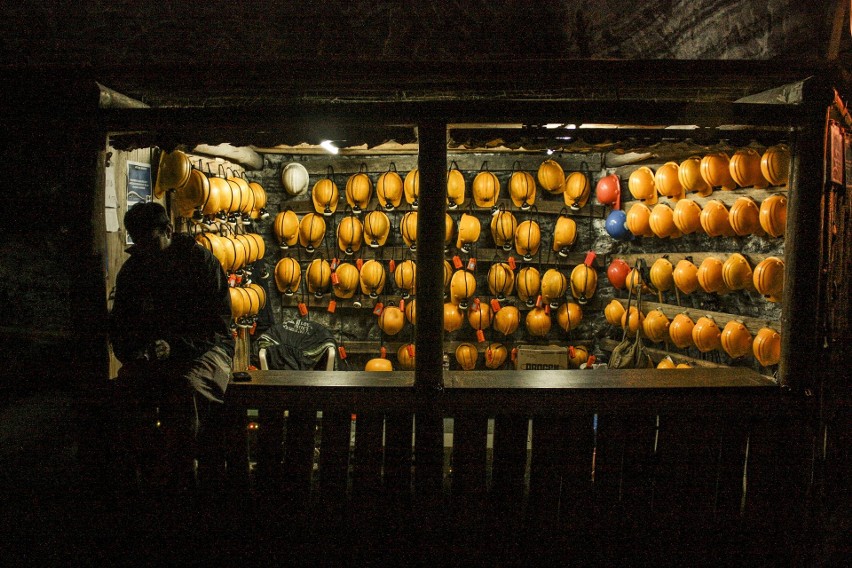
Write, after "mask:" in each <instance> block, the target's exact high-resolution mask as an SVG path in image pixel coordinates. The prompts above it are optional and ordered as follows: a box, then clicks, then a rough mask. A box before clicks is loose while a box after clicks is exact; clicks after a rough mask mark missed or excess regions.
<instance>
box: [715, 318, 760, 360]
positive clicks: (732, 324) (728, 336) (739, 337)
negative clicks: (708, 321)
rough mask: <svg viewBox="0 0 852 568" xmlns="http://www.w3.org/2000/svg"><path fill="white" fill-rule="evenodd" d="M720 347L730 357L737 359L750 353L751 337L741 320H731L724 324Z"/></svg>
mask: <svg viewBox="0 0 852 568" xmlns="http://www.w3.org/2000/svg"><path fill="white" fill-rule="evenodd" d="M721 343H722V349H724V350H725V353H727V354H728V355H730V356H731V358H732V359H739V358H740V357H745V356H746V355H748V354H749V353H751V344H752V338H751V333H749V331H748V329H746V326H745V325H743V322H741V321H739V320H731V321H729V322H728V323H726V324H725V329H723V330H722V337H721Z"/></svg>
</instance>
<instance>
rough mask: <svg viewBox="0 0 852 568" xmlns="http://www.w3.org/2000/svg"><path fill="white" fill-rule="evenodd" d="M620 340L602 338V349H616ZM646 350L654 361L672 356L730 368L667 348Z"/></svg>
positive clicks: (677, 358)
mask: <svg viewBox="0 0 852 568" xmlns="http://www.w3.org/2000/svg"><path fill="white" fill-rule="evenodd" d="M619 343H620V341H617V340H615V339H607V338H603V339H601V340H600V346H601V349H603V350H604V351H612V350H613V349H615V346H616V345H618V344H619ZM645 351H647V352H648V355H650V356H651V359H653V360H654V363H659V362H660V360H662V359H665V358H666V357H671V358H672V360H673V361H674V362H675V364H677V363H689V364H690V365H692V366H693V367H707V368H719V367H724V368H728V367H729V366H728V365H722V364H720V363H713V362H711V361H705V360H703V359H696V358H695V357H688V356H686V355H681V354H680V353H671V352H669V351H666V350H665V349H656V348H653V347H647V346H646V347H645Z"/></svg>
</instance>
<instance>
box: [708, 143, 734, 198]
mask: <svg viewBox="0 0 852 568" xmlns="http://www.w3.org/2000/svg"><path fill="white" fill-rule="evenodd" d="M730 164H731V158H729V157H728V155H727V154H726V153H724V152H713V153H711V154H707V155H706V156H704V157H703V158H701V177H702V178H704V181H706V182H707V185H709V186H710V187H711V188H716V187H721V188H722V189H725V190H731V189H734V188H736V187H737V182H735V181H734V178H732V177H731V167H730Z"/></svg>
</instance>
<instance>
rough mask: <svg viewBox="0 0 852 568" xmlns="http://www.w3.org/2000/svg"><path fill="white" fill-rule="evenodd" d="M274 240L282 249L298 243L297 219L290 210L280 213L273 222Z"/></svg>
mask: <svg viewBox="0 0 852 568" xmlns="http://www.w3.org/2000/svg"><path fill="white" fill-rule="evenodd" d="M273 231H274V232H275V240H276V241H278V244H279V246H280V247H281V248H282V249H287V248H290V247H292V246H295V245H296V243H297V242H299V218H298V217H297V216H296V213H295V212H294V211H293V210H292V209H288V210H287V211H281V212H280V213H278V215H276V216H275V221H274V222H273Z"/></svg>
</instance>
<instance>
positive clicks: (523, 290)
mask: <svg viewBox="0 0 852 568" xmlns="http://www.w3.org/2000/svg"><path fill="white" fill-rule="evenodd" d="M515 289H517V291H518V297H519V298H520V299H521V301H523V302H524V303H526V304H527V305H530V306H531V305H532V304H534V303H535V300H536V297H537V296H538V293H539V291H540V290H541V274H540V273H539V271H538V270H537V269H536V268H535V267H532V266H525V267H523V268H521V269H520V270H519V271H518V275H517V276H516V277H515ZM501 311H502V310H501Z"/></svg>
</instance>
